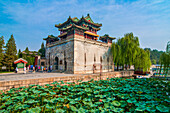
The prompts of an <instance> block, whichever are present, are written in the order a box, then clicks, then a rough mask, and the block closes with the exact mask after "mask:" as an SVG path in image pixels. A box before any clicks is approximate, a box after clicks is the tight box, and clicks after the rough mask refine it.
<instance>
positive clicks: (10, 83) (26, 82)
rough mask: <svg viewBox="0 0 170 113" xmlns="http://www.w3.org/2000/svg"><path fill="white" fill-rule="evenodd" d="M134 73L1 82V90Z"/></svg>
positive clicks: (124, 72)
mask: <svg viewBox="0 0 170 113" xmlns="http://www.w3.org/2000/svg"><path fill="white" fill-rule="evenodd" d="M133 74H134V71H119V72H106V73H101V75H100V74H99V73H98V74H87V75H75V74H74V75H73V76H64V77H50V78H37V79H27V80H15V81H0V90H3V91H6V90H9V89H11V88H18V87H22V86H26V87H28V86H29V85H31V84H36V85H45V84H49V83H52V82H55V81H57V82H59V81H64V82H65V83H66V82H77V81H78V80H82V81H89V80H91V79H94V80H100V79H102V80H106V79H107V78H115V77H132V75H133Z"/></svg>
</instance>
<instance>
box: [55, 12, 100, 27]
mask: <svg viewBox="0 0 170 113" xmlns="http://www.w3.org/2000/svg"><path fill="white" fill-rule="evenodd" d="M83 24H85V25H87V24H88V25H91V27H93V28H94V29H96V30H100V28H99V27H101V26H102V24H99V23H94V22H93V20H92V19H91V17H90V15H89V14H87V16H86V17H84V16H82V18H80V19H78V18H77V17H74V18H71V17H70V16H69V18H68V19H67V21H65V22H64V23H62V24H61V23H60V24H56V25H55V27H57V28H59V30H67V29H69V28H71V27H73V26H72V25H75V26H74V27H79V28H81V29H84V30H86V29H88V28H87V27H84V26H82V25H83Z"/></svg>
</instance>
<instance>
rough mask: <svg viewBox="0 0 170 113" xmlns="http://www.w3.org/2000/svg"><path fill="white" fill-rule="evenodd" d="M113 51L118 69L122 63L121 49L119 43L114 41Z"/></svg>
mask: <svg viewBox="0 0 170 113" xmlns="http://www.w3.org/2000/svg"><path fill="white" fill-rule="evenodd" d="M111 52H112V56H113V62H114V64H115V65H116V66H117V70H119V65H121V62H120V61H121V49H120V46H119V45H118V44H117V43H115V42H114V43H112V46H111Z"/></svg>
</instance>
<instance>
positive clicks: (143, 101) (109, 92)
mask: <svg viewBox="0 0 170 113" xmlns="http://www.w3.org/2000/svg"><path fill="white" fill-rule="evenodd" d="M62 83H63V82H60V83H58V82H54V83H52V84H47V85H45V86H40V85H30V86H29V87H27V88H26V87H20V88H13V89H11V90H10V91H8V92H7V93H2V94H1V95H0V113H4V112H22V113H32V112H36V113H40V112H41V113H43V112H50V113H51V112H57V113H70V112H71V113H72V112H78V113H85V112H87V113H88V112H92V113H99V112H103V113H105V112H155V113H157V112H169V105H170V99H169V95H168V93H169V81H161V80H156V79H122V78H111V79H108V80H100V81H93V80H91V81H88V82H82V83H79V84H75V83H68V85H64V84H62ZM60 84H61V85H60Z"/></svg>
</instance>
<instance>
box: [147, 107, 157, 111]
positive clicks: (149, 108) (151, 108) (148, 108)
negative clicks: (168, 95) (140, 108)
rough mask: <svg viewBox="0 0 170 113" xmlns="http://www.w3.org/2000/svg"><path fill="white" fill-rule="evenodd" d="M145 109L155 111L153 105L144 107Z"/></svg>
mask: <svg viewBox="0 0 170 113" xmlns="http://www.w3.org/2000/svg"><path fill="white" fill-rule="evenodd" d="M146 110H147V111H148V112H155V111H156V108H155V107H154V106H149V107H147V108H146Z"/></svg>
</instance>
